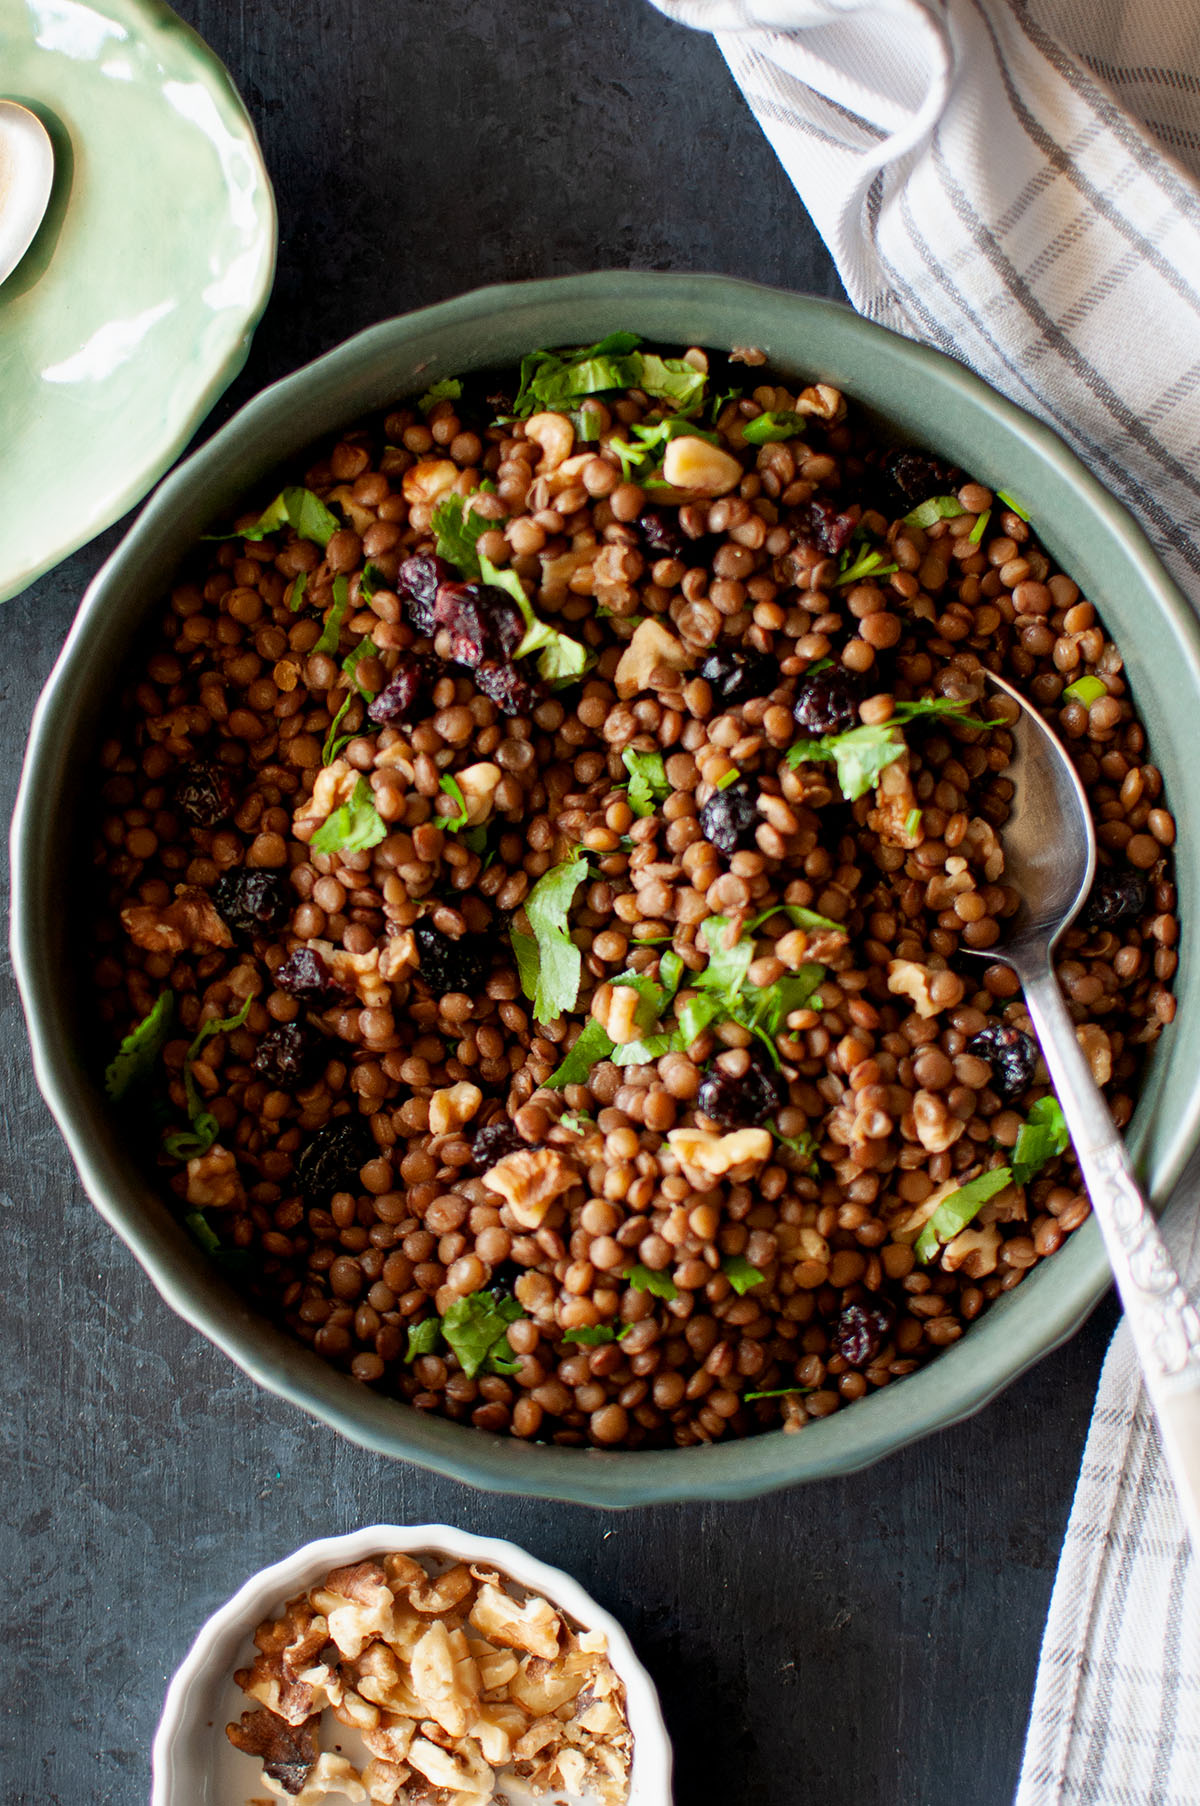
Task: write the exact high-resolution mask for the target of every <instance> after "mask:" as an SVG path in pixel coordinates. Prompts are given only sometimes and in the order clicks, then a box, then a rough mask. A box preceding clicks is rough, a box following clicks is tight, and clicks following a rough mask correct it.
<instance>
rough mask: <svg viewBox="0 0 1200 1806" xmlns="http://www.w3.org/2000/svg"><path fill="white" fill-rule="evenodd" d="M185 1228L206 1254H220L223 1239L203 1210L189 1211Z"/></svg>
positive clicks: (185, 1218) (184, 1222) (185, 1220)
mask: <svg viewBox="0 0 1200 1806" xmlns="http://www.w3.org/2000/svg"><path fill="white" fill-rule="evenodd" d="M183 1226H184V1228H185V1229H187V1230H190V1231H191V1233H192V1235H194V1236H195V1238H196V1240H197V1241H198V1242H199V1244H200V1246H201V1247H202V1248H203V1250H204V1252H205V1253H206V1254H216V1253H218V1252H219V1250H220V1247H221V1238H220V1236H219V1235H218V1234H217V1232H216V1230H215V1229H214V1228H213V1226H212V1224H211V1223H210V1222H209V1220H208V1218H207V1217H206V1216H205V1214H204V1212H203V1211H202V1210H189V1211H188V1213H187V1215H186V1216H185V1217H184V1219H183Z"/></svg>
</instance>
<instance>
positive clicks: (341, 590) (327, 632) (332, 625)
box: [313, 577, 350, 652]
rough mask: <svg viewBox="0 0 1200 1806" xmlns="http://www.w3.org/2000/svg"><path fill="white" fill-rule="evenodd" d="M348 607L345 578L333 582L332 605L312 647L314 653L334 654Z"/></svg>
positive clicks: (348, 591)
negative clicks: (318, 636)
mask: <svg viewBox="0 0 1200 1806" xmlns="http://www.w3.org/2000/svg"><path fill="white" fill-rule="evenodd" d="M349 606H350V585H349V583H348V582H347V580H346V578H345V577H335V578H334V580H333V605H332V607H331V608H330V610H329V613H328V614H327V615H326V617H325V625H324V627H322V629H321V637H320V639H319V640H318V641H317V643H316V645H315V646H314V647H313V651H314V652H336V651H337V649H338V645H339V643H340V641H341V637H342V622H343V621H344V620H345V619H346V610H347V609H348V608H349Z"/></svg>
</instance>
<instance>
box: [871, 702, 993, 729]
mask: <svg viewBox="0 0 1200 1806" xmlns="http://www.w3.org/2000/svg"><path fill="white" fill-rule="evenodd" d="M970 707H971V704H970V703H969V702H962V701H960V700H959V699H958V698H957V697H955V696H923V697H921V698H920V700H919V701H917V702H896V703H893V705H892V720H893V721H923V720H925V719H926V718H927V717H929V716H944V717H945V718H946V720H948V721H960V722H961V723H962V725H963V726H964V727H1005V726H1007V723H1006V722H1005V721H1003V720H1002V719H1001V718H999V717H997V718H996V719H995V720H994V721H980V720H978V719H977V718H976V717H975V716H974V715H968V714H967V713H966V711H967V710H968V709H969V708H970Z"/></svg>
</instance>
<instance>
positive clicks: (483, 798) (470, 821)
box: [454, 759, 504, 828]
mask: <svg viewBox="0 0 1200 1806" xmlns="http://www.w3.org/2000/svg"><path fill="white" fill-rule="evenodd" d="M503 776H504V773H503V772H502V771H501V769H500V767H499V766H498V765H497V764H495V763H494V762H493V761H492V760H491V759H480V760H479V762H478V763H477V764H475V765H464V766H463V768H462V770H461V771H456V772H455V773H454V780H455V782H456V784H457V785H458V787H459V789H460V790H461V791H462V798H463V808H464V809H465V811H466V816H467V825H468V827H471V828H477V827H479V826H480V825H481V824H482V823H483V822H485V821H486V820H487V819H488V817H489V815H490V814H491V813H492V798H493V797H494V796H495V794H496V790H497V788H498V786H499V784H500V780H501V778H502V777H503Z"/></svg>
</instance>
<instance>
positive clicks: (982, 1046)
mask: <svg viewBox="0 0 1200 1806" xmlns="http://www.w3.org/2000/svg"><path fill="white" fill-rule="evenodd" d="M963 1051H964V1052H965V1053H969V1054H974V1055H975V1058H976V1059H977V1060H986V1061H987V1063H988V1065H989V1066H990V1067H991V1069H992V1090H993V1091H994V1092H995V1093H996V1096H997V1097H1000V1098H1006V1099H1007V1098H1010V1097H1016V1096H1018V1095H1019V1093H1020V1092H1022V1091H1024V1090H1025V1089H1026V1087H1027V1086H1028V1085H1029V1084H1030V1083H1031V1082H1032V1080H1033V1074H1034V1068H1035V1067H1036V1066H1037V1057H1038V1050H1037V1042H1036V1041H1032V1040H1030V1038H1029V1036H1028V1035H1026V1034H1024V1033H1023V1032H1022V1031H1021V1030H1020V1029H1019V1028H1013V1027H1011V1025H1010V1024H1009V1023H1007V1022H989V1023H988V1025H987V1027H986V1028H981V1029H980V1031H979V1033H978V1034H977V1035H972V1036H971V1039H970V1040H969V1041H968V1042H967V1044H966V1047H965V1048H964V1050H963Z"/></svg>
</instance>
